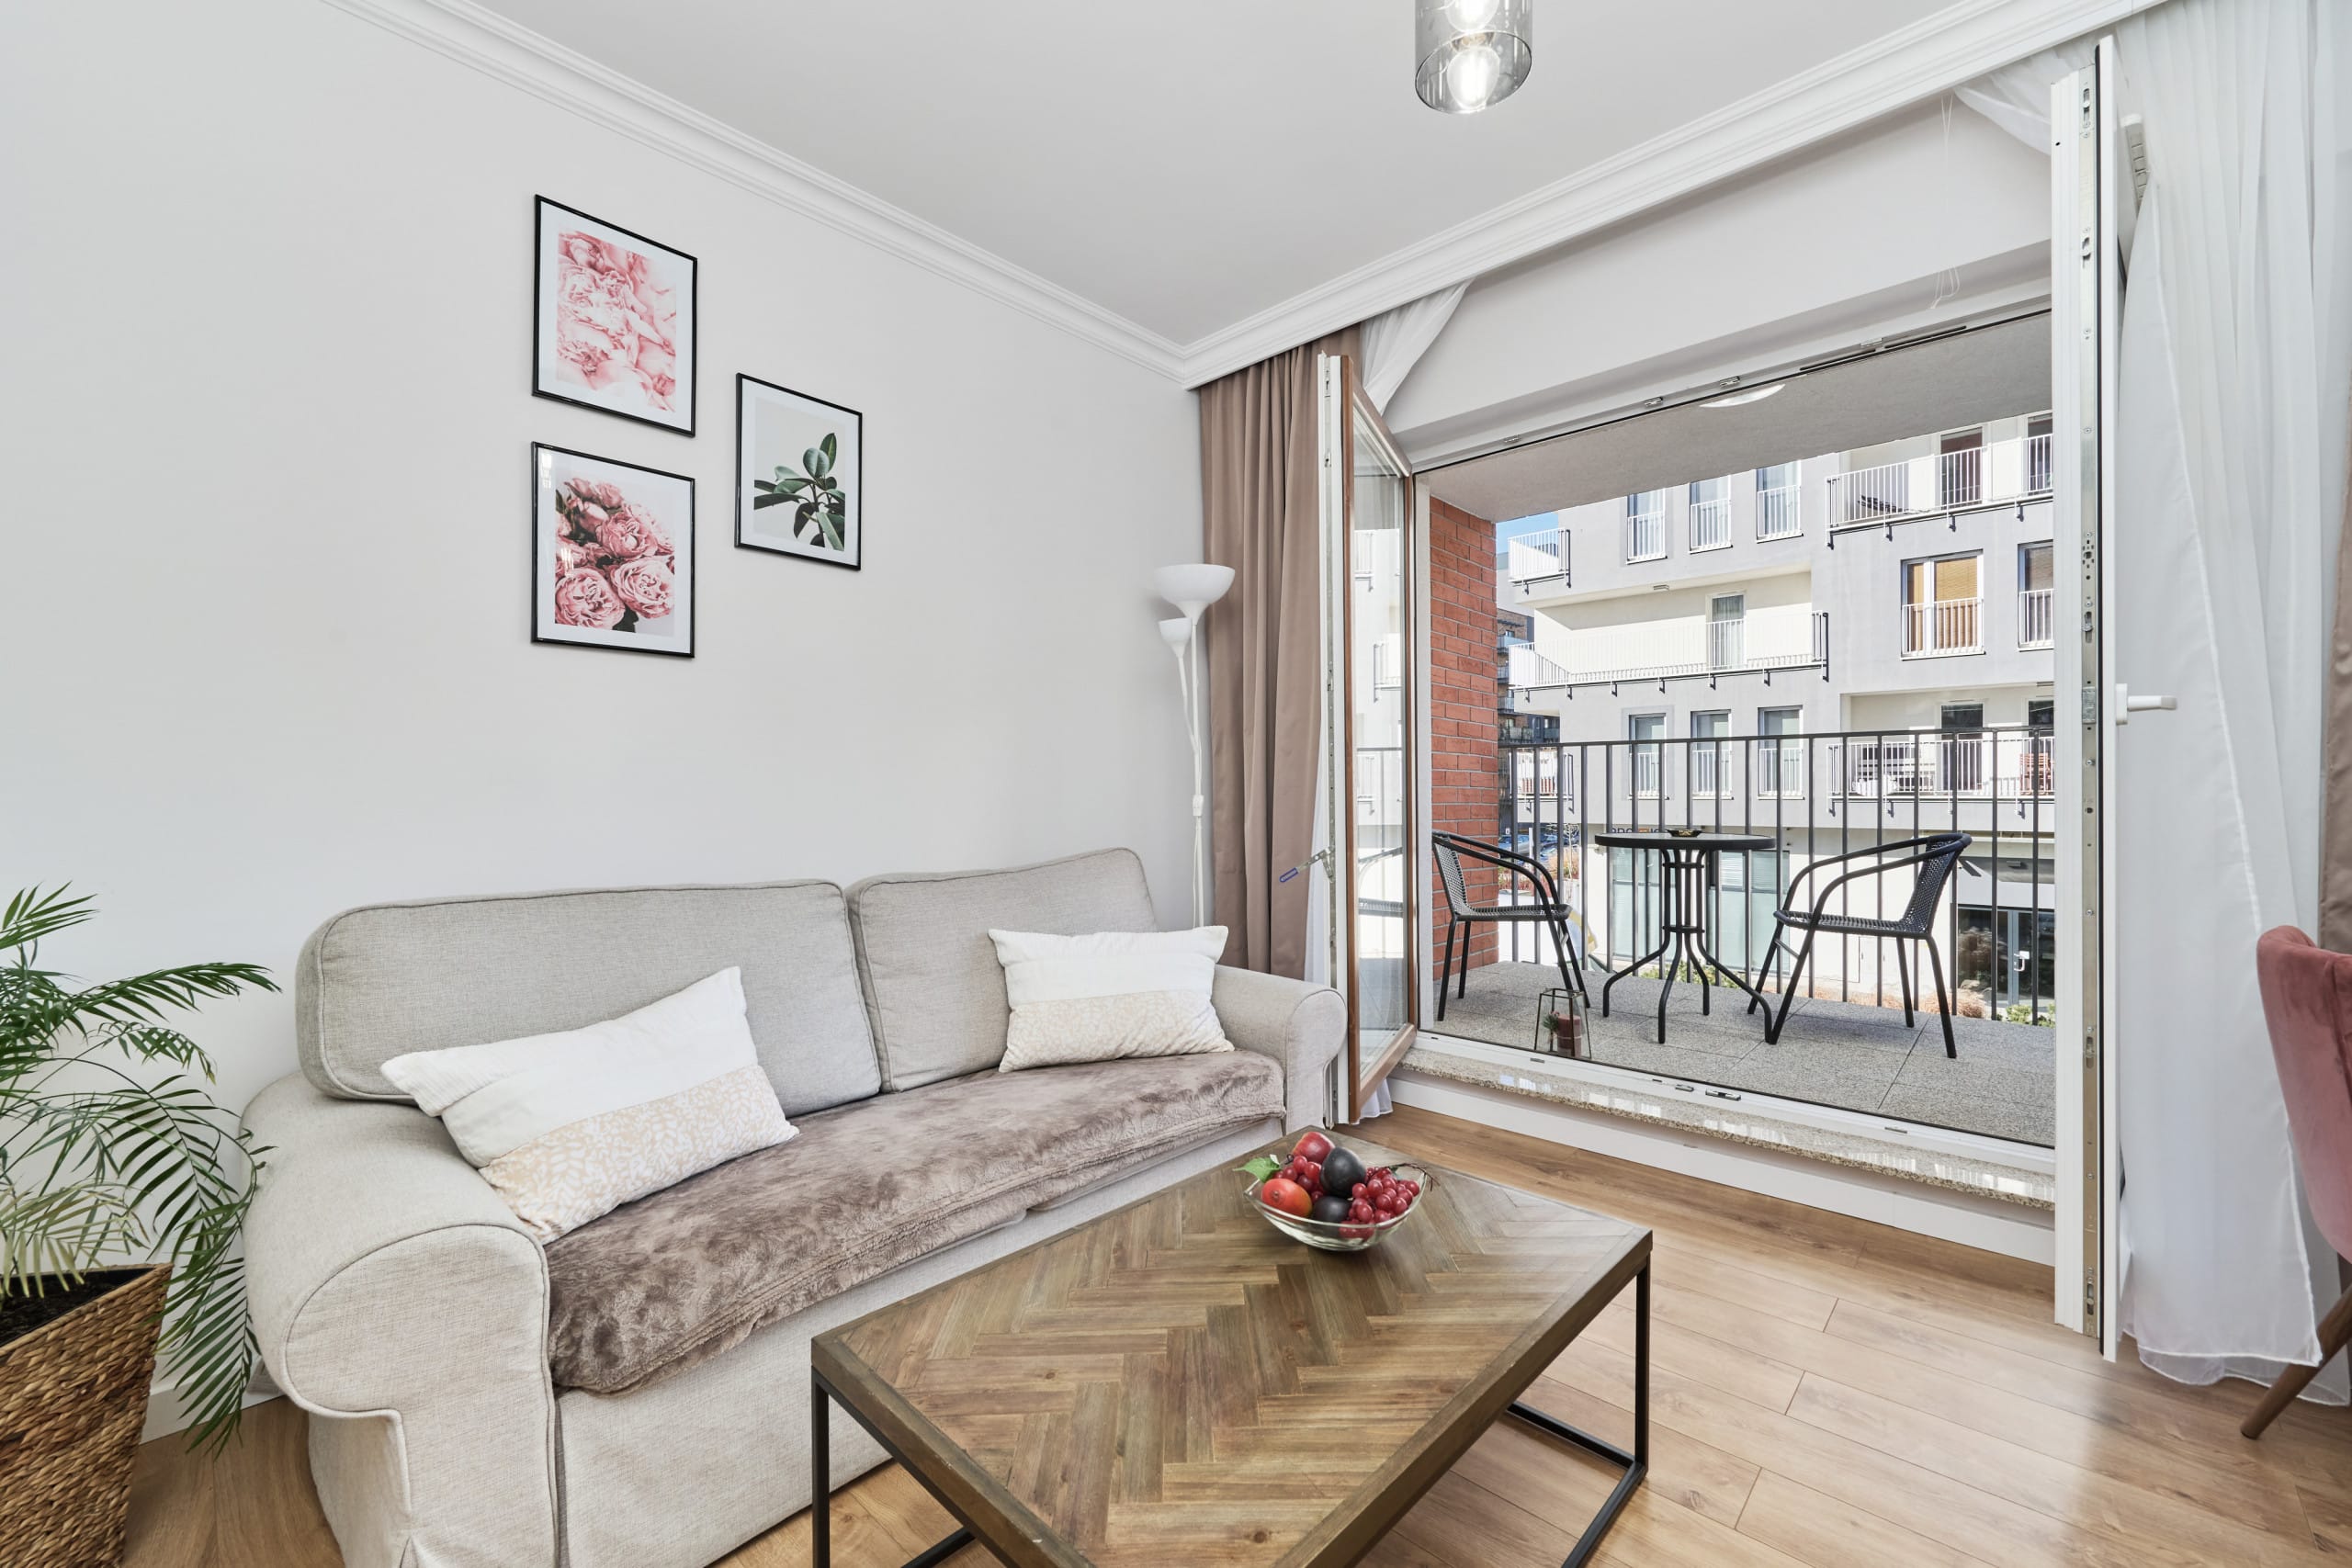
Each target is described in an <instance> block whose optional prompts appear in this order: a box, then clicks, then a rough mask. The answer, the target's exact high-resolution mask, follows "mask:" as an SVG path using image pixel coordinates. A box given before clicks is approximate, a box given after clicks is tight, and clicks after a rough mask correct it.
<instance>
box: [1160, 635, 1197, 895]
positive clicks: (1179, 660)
mask: <svg viewBox="0 0 2352 1568" xmlns="http://www.w3.org/2000/svg"><path fill="white" fill-rule="evenodd" d="M1159 635H1160V637H1162V638H1163V639H1165V640H1166V642H1167V644H1168V651H1169V652H1170V653H1172V654H1174V655H1175V656H1176V690H1177V691H1178V692H1179V693H1180V694H1182V697H1183V702H1184V738H1185V739H1187V740H1189V741H1191V742H1192V745H1193V924H1194V925H1196V926H1200V925H1206V924H1207V923H1208V911H1207V910H1206V909H1204V908H1202V894H1203V892H1204V884H1205V882H1206V878H1205V877H1204V874H1203V871H1204V867H1203V864H1202V862H1203V861H1204V859H1205V858H1206V855H1207V852H1208V849H1207V845H1208V823H1207V818H1205V817H1204V815H1203V811H1204V807H1205V806H1206V805H1207V801H1206V798H1205V792H1204V788H1203V781H1202V779H1201V707H1200V704H1199V703H1198V702H1197V701H1195V700H1194V698H1193V692H1194V691H1195V690H1197V689H1198V685H1199V681H1200V660H1199V656H1198V655H1197V654H1196V653H1195V652H1194V651H1193V650H1194V649H1195V648H1197V647H1198V645H1199V642H1200V638H1199V636H1198V627H1197V625H1196V623H1195V622H1194V621H1193V618H1192V617H1191V616H1189V615H1178V616H1176V617H1175V618H1173V619H1172V620H1166V621H1162V622H1160V623H1159Z"/></svg>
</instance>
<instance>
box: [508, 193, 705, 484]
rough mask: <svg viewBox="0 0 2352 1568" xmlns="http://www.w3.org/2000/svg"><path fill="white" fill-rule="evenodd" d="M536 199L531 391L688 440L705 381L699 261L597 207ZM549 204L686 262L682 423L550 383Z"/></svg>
mask: <svg viewBox="0 0 2352 1568" xmlns="http://www.w3.org/2000/svg"><path fill="white" fill-rule="evenodd" d="M532 201H533V203H534V206H533V208H532V218H531V395H532V396H533V397H535V398H545V399H547V400H548V401H549V402H556V403H569V404H571V406H572V407H573V408H582V409H593V410H594V411H595V412H598V413H604V414H610V415H612V416H613V417H614V418H616V419H626V420H631V421H634V422H635V423H639V424H650V425H651V426H653V427H654V428H655V429H656V430H667V431H670V432H672V433H673V434H679V435H684V436H685V437H686V438H687V439H689V440H691V439H693V437H694V434H695V417H696V404H697V402H698V400H699V398H700V394H701V384H702V263H701V261H700V260H698V259H697V258H696V257H695V256H693V255H690V254H687V253H686V252H684V251H682V250H679V249H678V248H677V247H676V246H674V245H665V244H663V243H662V242H661V241H659V240H656V239H652V238H650V237H649V236H647V235H644V234H640V233H639V232H638V231H636V230H634V229H624V228H622V227H621V226H620V225H619V224H617V223H615V222H611V221H609V220H605V219H603V218H599V217H597V216H596V215H595V214H594V213H593V212H582V210H581V209H578V208H576V207H573V206H571V204H570V203H568V202H561V201H558V200H556V199H555V198H554V197H549V196H535V197H532ZM549 209H553V210H554V211H557V212H560V213H569V214H570V215H571V216H572V217H573V218H576V219H579V220H582V222H586V223H593V224H594V225H595V226H596V227H597V228H599V229H604V230H607V231H611V232H612V233H614V234H616V235H619V236H621V237H622V238H624V239H627V240H630V241H633V242H634V243H638V244H640V245H644V246H646V247H647V248H648V249H649V250H653V251H659V252H661V253H662V254H664V255H665V256H669V257H673V258H675V259H676V260H677V261H680V262H683V263H684V264H685V268H686V280H687V281H686V290H685V294H686V299H685V307H684V315H685V332H684V334H683V335H684V339H685V358H684V363H683V364H682V365H680V366H679V367H678V373H677V375H676V378H675V379H676V382H677V385H678V387H679V389H681V390H682V391H684V394H685V420H684V423H679V422H678V421H677V420H675V419H664V418H662V417H660V416H659V414H657V413H646V412H635V411H632V410H630V409H628V408H616V407H614V406H612V405H611V404H610V403H606V402H599V401H597V400H594V399H593V398H587V397H582V396H580V395H578V394H577V393H575V392H567V391H562V390H559V389H555V388H553V387H550V386H549V385H548V378H547V364H548V361H547V354H548V340H547V333H548V310H549V308H550V302H549V299H548V274H549V271H550V269H551V265H552V258H550V256H549V255H548V211H549Z"/></svg>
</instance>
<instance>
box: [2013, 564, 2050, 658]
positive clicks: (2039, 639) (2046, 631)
mask: <svg viewBox="0 0 2352 1568" xmlns="http://www.w3.org/2000/svg"><path fill="white" fill-rule="evenodd" d="M2055 568H2056V562H2055V560H2054V559H2053V558H2052V555H2051V549H2050V546H2049V545H2048V544H2047V543H2043V544H2039V545H2019V546H2018V647H2019V648H2048V647H2050V646H2051V645H2052V634H2053V633H2054V632H2055V631H2056V630H2057V628H2058V623H2057V619H2056V615H2055V610H2056V605H2055V603H2054V598H2055V591H2056V571H2055Z"/></svg>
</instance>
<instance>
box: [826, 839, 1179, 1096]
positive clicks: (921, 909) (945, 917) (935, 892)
mask: <svg viewBox="0 0 2352 1568" xmlns="http://www.w3.org/2000/svg"><path fill="white" fill-rule="evenodd" d="M849 907H850V919H851V922H852V924H853V925H854V927H855V928H856V932H857V966H858V976H859V978H860V980H861V981H862V982H863V983H864V985H865V1003H866V1010H867V1011H868V1012H869V1013H870V1014H871V1015H872V1017H873V1021H874V1038H875V1042H876V1045H877V1046H878V1047H879V1049H880V1053H881V1057H882V1081H883V1087H884V1088H886V1089H913V1088H915V1087H917V1086H919V1085H922V1084H927V1083H937V1082H939V1081H940V1080H941V1079H943V1078H952V1077H962V1076H963V1075H964V1074H966V1073H976V1072H978V1071H979V1070H980V1069H981V1068H983V1067H993V1066H996V1065H997V1063H998V1062H999V1061H1000V1060H1001V1059H1002V1058H1003V1056H1004V1037H1005V1029H1006V1026H1007V1024H1008V1023H1009V1022H1010V1021H1011V1020H1012V1009H1011V1007H1010V1006H1009V1005H1008V1004H1007V1003H1006V1001H1005V994H1004V968H1003V965H1001V964H999V963H998V962H997V956H996V944H995V943H993V942H990V941H989V928H991V927H994V928H996V929H997V930H1000V931H1044V932H1046V933H1049V934H1051V935H1055V936H1082V935H1084V934H1085V933H1087V932H1089V931H1156V930H1158V929H1159V918H1158V916H1157V915H1155V914H1154V913H1153V911H1152V908H1151V890H1150V889H1149V888H1148V887H1147V886H1145V885H1144V879H1143V862H1141V861H1140V860H1138V859H1136V854H1135V852H1134V851H1132V850H1102V851H1097V852H1094V853H1091V854H1082V855H1072V856H1070V857H1069V859H1067V860H1057V861H1047V862H1046V863H1044V864H1042V865H1025V866H1016V867H1014V868H1013V869H1012V870H1009V871H964V872H946V873H943V874H937V875H904V876H870V877H867V878H866V879H865V881H863V882H861V883H858V884H857V885H856V886H854V887H852V888H851V889H850V890H849Z"/></svg>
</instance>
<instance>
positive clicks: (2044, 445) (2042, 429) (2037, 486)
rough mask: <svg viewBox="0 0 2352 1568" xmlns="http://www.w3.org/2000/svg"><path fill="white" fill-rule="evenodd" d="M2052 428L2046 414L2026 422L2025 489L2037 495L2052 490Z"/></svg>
mask: <svg viewBox="0 0 2352 1568" xmlns="http://www.w3.org/2000/svg"><path fill="white" fill-rule="evenodd" d="M2050 428H2051V427H2050V416H2049V415H2048V414H2046V413H2038V414H2035V415H2034V416H2033V417H2032V418H2031V419H2030V420H2027V421H2026V422H2025V488H2026V489H2027V491H2030V492H2031V493H2034V494H2037V495H2038V494H2041V492H2043V491H2047V490H2048V489H2049V488H2050Z"/></svg>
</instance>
